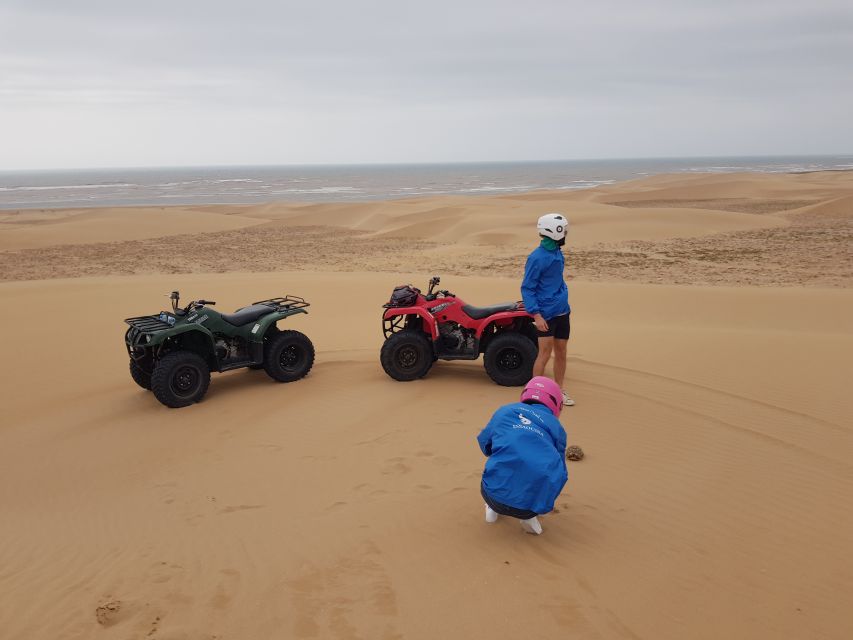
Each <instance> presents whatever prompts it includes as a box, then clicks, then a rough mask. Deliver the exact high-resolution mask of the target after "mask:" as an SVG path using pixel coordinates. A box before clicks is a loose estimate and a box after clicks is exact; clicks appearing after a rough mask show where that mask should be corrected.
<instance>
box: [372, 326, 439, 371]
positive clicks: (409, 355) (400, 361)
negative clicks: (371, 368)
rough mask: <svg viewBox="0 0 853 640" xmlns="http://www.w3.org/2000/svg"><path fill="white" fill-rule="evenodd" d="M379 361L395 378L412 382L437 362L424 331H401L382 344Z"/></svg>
mask: <svg viewBox="0 0 853 640" xmlns="http://www.w3.org/2000/svg"><path fill="white" fill-rule="evenodd" d="M379 361H380V362H381V363H382V368H383V369H385V373H387V374H388V375H389V376H391V377H392V378H394V380H398V381H400V382H410V381H412V380H417V379H418V378H423V377H424V376H425V375H426V374H427V372H428V371H429V370H430V368H431V367H432V363H433V362H435V354H434V353H433V349H432V345H431V344H430V343H429V340H428V339H427V337H426V336H425V335H424V334H423V332H421V331H400V332H398V333H395V334H393V335H391V336H389V337H388V339H387V340H386V341H385V344H383V345H382V350H381V351H380V352H379Z"/></svg>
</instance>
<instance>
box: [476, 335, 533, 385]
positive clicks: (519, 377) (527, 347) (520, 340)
mask: <svg viewBox="0 0 853 640" xmlns="http://www.w3.org/2000/svg"><path fill="white" fill-rule="evenodd" d="M537 353H538V350H537V348H536V345H534V344H533V342H531V340H530V338H528V337H527V336H526V335H523V334H521V333H519V332H517V331H507V332H505V333H499V334H498V335H496V336H495V337H494V338H492V340H491V341H490V342H489V346H487V347H486V353H485V354H484V355H483V365H484V366H485V367H486V373H488V374H489V377H490V378H491V379H492V380H493V381H494V382H496V383H497V384H499V385H501V386H503V387H520V386H521V385H523V384H525V383H527V381H528V380H530V378H532V377H533V363H534V362H535V361H536V355H537Z"/></svg>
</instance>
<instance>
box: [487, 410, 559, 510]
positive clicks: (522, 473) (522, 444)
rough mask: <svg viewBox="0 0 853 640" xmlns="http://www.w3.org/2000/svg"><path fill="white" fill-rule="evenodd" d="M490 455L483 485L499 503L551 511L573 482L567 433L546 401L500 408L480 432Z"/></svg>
mask: <svg viewBox="0 0 853 640" xmlns="http://www.w3.org/2000/svg"><path fill="white" fill-rule="evenodd" d="M477 442H478V443H479V444H480V449H481V450H482V452H483V453H484V454H485V455H487V456H488V457H489V459H488V460H486V468H485V470H484V471H483V488H484V489H485V490H486V493H487V494H488V495H489V496H490V497H491V498H493V499H494V500H495V501H497V502H500V503H502V504H505V505H507V506H510V507H515V508H516V509H525V510H528V511H535V512H536V513H548V512H549V511H551V510H552V509H553V508H554V500H556V499H557V496H558V495H560V491H562V490H563V486H564V485H565V484H566V480H568V477H569V475H568V471H567V470H566V432H565V430H564V429H563V425H561V424H560V421H559V420H558V419H557V418H556V417H555V416H554V414H553V413H551V410H550V409H548V408H547V407H545V406H544V405H541V404H525V403H523V402H514V403H512V404H508V405H505V406H503V407H501V408H500V409H498V410H497V411H495V415H493V416H492V419H491V420H489V424H487V425H486V427H485V428H484V429H483V430H482V431H481V432H480V435H478V436H477Z"/></svg>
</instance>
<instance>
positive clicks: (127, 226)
mask: <svg viewBox="0 0 853 640" xmlns="http://www.w3.org/2000/svg"><path fill="white" fill-rule="evenodd" d="M0 222H2V223H5V224H4V225H3V226H2V228H0V251H3V250H10V249H12V250H14V249H33V248H40V247H50V246H56V245H69V244H70V245H73V244H84V243H86V244H88V243H92V242H112V241H115V240H140V239H142V238H159V237H163V236H170V235H179V234H183V233H198V232H202V231H226V230H230V229H241V228H243V227H248V226H251V225H254V224H258V221H257V220H253V219H252V218H249V217H244V216H240V215H228V211H226V210H224V209H223V208H221V207H220V208H219V209H217V213H209V212H205V211H200V210H196V209H194V208H192V207H129V208H107V209H89V210H83V211H59V212H51V213H49V214H45V213H42V214H41V215H40V216H39V217H38V218H35V219H34V216H31V215H28V214H27V213H22V214H21V213H16V214H6V215H4V216H3V217H2V218H0Z"/></svg>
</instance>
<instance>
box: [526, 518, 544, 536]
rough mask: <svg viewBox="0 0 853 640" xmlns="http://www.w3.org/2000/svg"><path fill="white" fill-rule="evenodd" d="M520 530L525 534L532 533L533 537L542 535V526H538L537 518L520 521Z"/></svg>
mask: <svg viewBox="0 0 853 640" xmlns="http://www.w3.org/2000/svg"><path fill="white" fill-rule="evenodd" d="M521 528H522V529H524V530H525V531H526V532H527V533H532V534H533V535H536V536H538V535H539V534H540V533H542V525H541V524H539V518H537V517H536V516H533V517H532V518H530V520H522V521H521Z"/></svg>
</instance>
